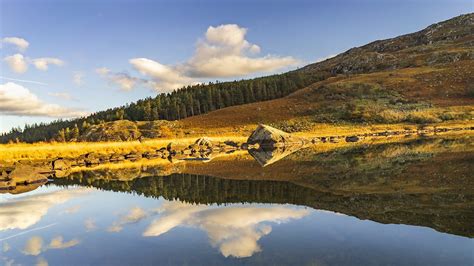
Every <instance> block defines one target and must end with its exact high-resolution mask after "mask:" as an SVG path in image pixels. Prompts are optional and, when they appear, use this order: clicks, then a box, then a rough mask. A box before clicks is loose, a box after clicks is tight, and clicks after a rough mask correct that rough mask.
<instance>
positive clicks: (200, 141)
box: [194, 137, 212, 147]
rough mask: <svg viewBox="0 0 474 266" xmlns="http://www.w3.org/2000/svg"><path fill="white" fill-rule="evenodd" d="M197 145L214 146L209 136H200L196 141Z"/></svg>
mask: <svg viewBox="0 0 474 266" xmlns="http://www.w3.org/2000/svg"><path fill="white" fill-rule="evenodd" d="M194 144H195V145H197V146H205V147H212V141H211V140H210V139H209V138H205V137H204V138H199V139H197V140H196V142H194Z"/></svg>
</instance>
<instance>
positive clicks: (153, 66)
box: [96, 24, 299, 91]
mask: <svg viewBox="0 0 474 266" xmlns="http://www.w3.org/2000/svg"><path fill="white" fill-rule="evenodd" d="M246 34H247V29H246V28H242V27H240V26H239V25H236V24H227V25H220V26H217V27H213V26H211V27H209V28H208V29H207V31H206V33H205V35H204V37H203V38H202V39H200V40H198V42H197V44H196V49H195V51H194V54H193V56H192V57H191V58H189V59H188V60H187V61H186V62H184V63H182V64H176V65H165V64H162V63H160V62H158V61H156V60H152V59H149V58H144V57H141V58H132V59H130V60H129V63H130V64H131V65H132V66H133V68H134V69H135V70H137V71H138V72H139V73H140V74H142V75H144V76H146V77H147V78H148V80H144V79H136V78H133V77H130V76H126V77H125V78H124V77H123V76H118V77H117V76H116V75H117V74H114V73H112V72H111V71H110V70H109V69H107V68H99V69H96V72H97V73H99V74H100V75H101V76H103V77H105V78H107V79H109V80H112V81H113V82H114V83H116V84H118V85H120V86H121V88H122V89H126V90H130V89H132V88H133V87H134V86H136V85H146V86H149V87H150V88H153V89H155V90H157V91H171V90H174V89H177V88H179V87H183V86H186V85H192V84H196V83H199V82H200V81H202V80H203V79H208V78H230V77H241V76H245V75H249V74H254V73H262V72H272V71H276V70H278V69H281V68H284V67H289V66H292V65H296V64H298V63H299V61H298V60H296V59H295V58H293V57H290V56H286V57H281V56H275V55H264V56H258V54H259V53H260V52H261V48H260V46H258V45H256V44H252V43H250V42H249V41H247V40H246V38H245V37H246ZM119 78H122V79H119ZM118 81H122V82H118ZM123 83H125V86H124V85H123Z"/></svg>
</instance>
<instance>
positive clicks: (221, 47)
mask: <svg viewBox="0 0 474 266" xmlns="http://www.w3.org/2000/svg"><path fill="white" fill-rule="evenodd" d="M473 11H474V2H473V1H472V0H467V1H464V0H445V1H441V0H432V1H429V0H410V1H409V0H406V1H395V0H387V1H380V0H348V1H341V0H325V1H318V0H315V1H309V0H308V1H299V0H293V1H290V0H288V1H282V0H276V1H269V0H260V1H259V0H240V1H235V0H220V1H218V0H214V1H211V0H208V1H191V0H177V1H151V0H114V1H112V0H102V1H94V0H63V1H59V0H54V1H52V0H0V41H1V42H0V53H1V58H0V59H1V62H0V132H5V131H9V130H10V129H11V128H12V127H18V126H21V127H23V126H24V125H25V123H28V124H30V123H39V122H49V121H52V120H55V119H58V118H71V117H77V116H83V115H86V114H89V113H92V112H96V111H100V110H104V109H107V108H111V107H116V106H121V105H124V104H125V103H129V102H132V101H136V100H138V99H141V98H145V97H149V96H154V95H156V94H157V93H160V92H169V91H172V90H173V89H176V88H179V87H181V86H184V85H190V84H196V83H202V82H208V81H215V80H219V81H226V80H235V79H242V78H251V77H257V76H262V75H268V74H274V73H281V72H285V71H288V70H291V69H295V68H298V67H301V66H304V65H306V64H309V63H312V62H315V61H319V60H322V59H324V58H328V57H331V56H334V55H336V54H338V53H341V52H344V51H346V50H348V49H350V48H352V47H355V46H360V45H364V44H366V43H369V42H371V41H374V40H379V39H386V38H390V37H395V36H398V35H401V34H406V33H410V32H414V31H418V30H421V29H423V28H425V27H427V26H429V25H430V24H433V23H435V22H439V21H443V20H446V19H449V18H452V17H454V16H458V15H460V14H465V13H470V12H473Z"/></svg>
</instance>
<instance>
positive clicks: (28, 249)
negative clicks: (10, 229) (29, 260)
mask: <svg viewBox="0 0 474 266" xmlns="http://www.w3.org/2000/svg"><path fill="white" fill-rule="evenodd" d="M42 249H43V239H42V238H41V237H39V236H33V237H31V238H30V239H28V241H26V244H25V247H24V248H23V251H22V252H23V254H25V255H30V256H38V255H39V254H40V253H41V251H42Z"/></svg>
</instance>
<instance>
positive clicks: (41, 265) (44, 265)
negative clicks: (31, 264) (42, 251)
mask: <svg viewBox="0 0 474 266" xmlns="http://www.w3.org/2000/svg"><path fill="white" fill-rule="evenodd" d="M48 265H49V264H48V261H47V260H46V259H45V258H41V257H40V258H38V260H37V261H36V266H48Z"/></svg>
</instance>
